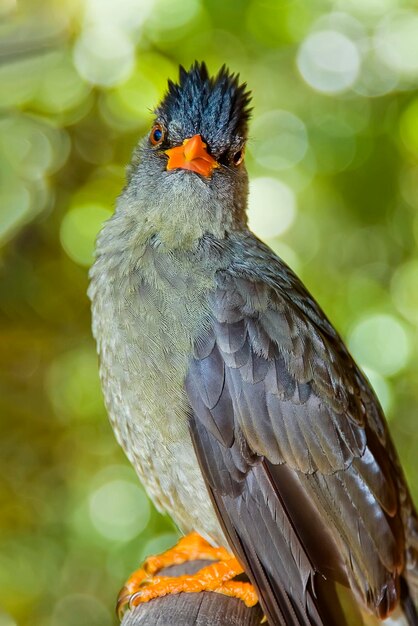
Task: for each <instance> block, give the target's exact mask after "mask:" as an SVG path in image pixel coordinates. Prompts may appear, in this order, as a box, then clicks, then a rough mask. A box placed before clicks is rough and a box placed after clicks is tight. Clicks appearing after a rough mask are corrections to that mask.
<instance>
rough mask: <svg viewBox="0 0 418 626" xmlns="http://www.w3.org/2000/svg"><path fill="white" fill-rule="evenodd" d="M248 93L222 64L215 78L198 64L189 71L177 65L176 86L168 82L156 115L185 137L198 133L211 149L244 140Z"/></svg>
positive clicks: (244, 85)
mask: <svg viewBox="0 0 418 626" xmlns="http://www.w3.org/2000/svg"><path fill="white" fill-rule="evenodd" d="M250 100H251V94H250V92H249V91H247V85H246V83H243V84H240V83H239V76H238V75H237V74H232V73H230V72H229V71H228V69H227V68H226V67H225V65H224V66H223V67H222V68H221V69H220V70H219V72H218V74H217V75H216V76H214V77H211V76H209V73H208V70H207V67H206V65H205V63H198V62H197V61H196V62H195V63H194V64H193V65H192V67H191V68H190V70H189V71H186V70H185V69H184V67H182V66H180V73H179V81H178V83H173V82H172V81H169V82H168V92H167V94H166V96H165V98H164V100H163V101H162V103H161V104H160V106H159V107H158V108H157V110H156V113H157V115H158V117H159V118H160V119H162V120H163V121H164V122H165V124H166V125H167V126H168V127H170V123H171V122H174V123H175V126H176V128H178V129H179V131H180V133H182V134H184V137H190V136H192V135H195V134H197V133H199V134H201V135H202V137H203V139H204V140H205V141H206V142H207V143H208V144H209V145H210V147H211V149H212V150H217V149H219V150H221V149H223V148H224V147H225V146H226V145H228V144H231V143H236V142H237V141H239V140H242V139H245V138H246V135H247V128H248V120H249V117H250V112H251V110H250V108H249V103H250Z"/></svg>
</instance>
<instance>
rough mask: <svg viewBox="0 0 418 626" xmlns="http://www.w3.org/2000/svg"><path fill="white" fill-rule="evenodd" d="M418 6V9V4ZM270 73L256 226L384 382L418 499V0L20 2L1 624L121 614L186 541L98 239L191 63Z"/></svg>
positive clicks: (3, 390)
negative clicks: (171, 83)
mask: <svg viewBox="0 0 418 626" xmlns="http://www.w3.org/2000/svg"><path fill="white" fill-rule="evenodd" d="M414 7H415V8H414ZM195 58H197V59H199V60H203V59H205V60H206V61H207V63H208V65H209V67H210V69H211V70H212V71H216V70H217V69H218V68H219V67H220V65H222V63H227V65H228V66H229V67H230V68H231V69H233V70H234V71H239V72H240V74H241V76H242V78H243V79H245V80H246V81H247V82H248V85H249V87H250V88H251V89H252V90H253V94H254V98H253V104H254V116H253V122H252V126H251V137H250V141H249V146H248V150H247V165H248V169H249V172H250V176H251V180H252V183H251V201H250V205H251V206H250V217H251V223H252V225H253V227H254V229H255V230H256V232H257V233H258V234H260V236H262V237H263V238H264V239H266V241H267V242H268V243H269V244H270V245H271V246H272V247H273V248H274V249H276V250H277V251H278V252H279V254H281V255H282V256H283V258H284V259H285V260H286V261H287V262H288V263H289V264H290V265H291V266H292V267H293V268H294V269H295V270H296V271H297V272H298V273H299V274H300V275H301V277H302V278H303V280H304V281H305V282H306V284H307V285H308V287H309V288H310V290H311V291H312V292H313V294H314V295H315V296H316V298H317V299H318V300H319V302H320V303H321V305H322V306H323V308H324V309H325V310H326V311H327V312H328V314H329V316H330V317H331V319H332V321H333V322H334V323H335V324H336V326H337V328H338V329H339V330H340V331H341V333H342V334H343V336H344V337H345V338H346V340H347V341H348V344H349V346H350V348H351V350H352V352H353V353H354V355H355V357H356V358H357V360H358V361H359V363H360V365H361V366H362V367H363V368H364V369H365V371H366V372H367V374H368V376H369V378H370V380H371V381H372V383H373V385H374V386H375V389H376V391H377V393H378V395H379V397H380V398H381V401H382V403H383V405H384V407H385V409H386V412H387V416H388V419H389V421H390V427H391V431H392V433H393V436H394V438H395V440H396V444H397V446H398V449H399V451H400V455H401V457H402V460H403V464H404V467H405V470H406V473H407V476H408V479H409V483H410V485H411V488H412V490H413V492H414V493H415V499H416V500H418V489H417V485H418V464H417V456H418V433H417V424H418V422H417V407H418V358H417V357H418V343H417V330H418V251H417V243H418V92H417V86H418V10H417V9H416V4H415V3H414V2H407V1H402V0H344V1H343V0H335V1H331V0H329V1H325V0H324V1H319V0H310V1H309V2H306V0H282V1H280V0H277V1H275V0H243V1H238V0H236V1H230V2H227V1H224V0H118V2H115V1H114V0H79V1H76V0H74V1H73V0H42V1H40V0H39V1H37V0H27V1H26V2H24V1H22V2H21V1H20V0H3V2H2V3H1V5H0V62H1V66H0V107H1V113H0V246H1V248H0V272H1V283H0V320H1V321H0V346H1V351H0V369H1V381H0V419H1V428H2V431H1V440H0V475H1V482H0V607H1V608H0V626H16V625H19V626H20V625H22V626H26V625H29V624H30V625H31V626H34V625H35V626H95V625H97V626H108V625H111V624H113V623H115V618H114V616H113V606H114V599H115V594H116V592H117V590H118V588H119V586H120V585H121V584H122V582H123V580H124V578H125V577H126V576H127V574H128V573H129V572H130V570H132V569H133V568H134V567H135V566H137V564H138V562H139V561H140V559H141V558H142V557H143V556H144V555H146V554H148V553H150V552H152V551H156V550H160V549H161V548H163V547H165V546H166V545H169V544H171V543H173V542H174V540H175V538H176V536H177V533H176V530H175V528H174V527H173V526H172V524H171V522H170V521H169V520H168V519H167V518H163V517H162V516H160V515H158V514H157V513H156V512H155V510H154V509H153V508H152V506H151V505H150V504H149V502H148V500H147V499H146V496H145V494H144V492H143V490H142V488H141V487H140V486H139V484H138V481H137V479H136V476H135V475H134V472H133V470H132V469H131V467H130V466H129V464H128V462H127V461H126V459H125V458H124V456H123V454H122V452H121V450H120V449H119V448H118V446H117V444H116V442H115V440H114V438H113V434H112V432H111V429H110V426H109V424H108V421H107V418H106V414H105V410H104V408H103V403H102V398H101V393H100V388H99V383H98V375H97V362H96V355H95V347H94V344H93V341H92V338H91V334H90V312H89V302H88V300H87V297H86V289H87V271H88V266H89V265H90V263H91V260H92V248H93V241H94V237H95V234H96V233H97V230H98V229H99V227H100V224H101V223H102V222H103V220H104V219H106V218H107V217H108V216H109V215H110V213H111V211H112V207H113V204H114V200H115V197H116V196H117V194H118V193H119V191H120V189H121V187H122V185H123V181H124V171H125V166H126V164H127V162H128V161H129V158H130V155H131V152H132V150H133V148H134V146H135V143H136V141H137V140H138V138H139V137H140V136H142V135H143V134H145V133H146V132H147V129H148V128H149V125H150V123H151V121H152V113H151V111H152V108H153V107H154V106H155V105H156V104H157V102H158V99H159V97H160V96H161V95H162V93H163V91H164V88H165V84H166V79H167V77H171V78H175V77H176V74H177V66H178V63H179V62H180V63H183V64H185V65H186V66H188V65H189V64H191V63H192V62H193V61H194V59H195Z"/></svg>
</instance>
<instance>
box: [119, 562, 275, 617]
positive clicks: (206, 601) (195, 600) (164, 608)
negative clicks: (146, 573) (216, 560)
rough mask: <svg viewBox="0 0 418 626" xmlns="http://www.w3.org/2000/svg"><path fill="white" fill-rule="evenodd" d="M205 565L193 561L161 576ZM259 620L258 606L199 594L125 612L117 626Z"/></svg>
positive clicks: (190, 571)
mask: <svg viewBox="0 0 418 626" xmlns="http://www.w3.org/2000/svg"><path fill="white" fill-rule="evenodd" d="M208 564H209V561H194V562H193V563H185V564H184V565H179V566H176V567H169V568H167V569H165V570H162V572H161V573H162V574H165V575H166V576H176V575H179V574H193V573H194V572H196V571H197V570H199V569H200V568H201V567H205V565H208ZM262 619H263V612H262V610H261V608H260V605H259V604H257V606H254V607H253V608H251V609H249V608H248V607H246V606H245V604H244V603H243V602H242V600H237V598H229V597H227V596H223V595H221V594H220V593H210V592H206V591H203V592H201V593H179V594H176V595H171V596H164V597H163V598H157V599H155V600H151V601H150V602H147V603H145V604H141V605H139V606H137V607H135V608H134V609H133V610H132V611H127V613H126V614H125V616H124V618H123V620H122V623H121V626H259V624H260V622H261V620H262ZM266 626H267V625H266Z"/></svg>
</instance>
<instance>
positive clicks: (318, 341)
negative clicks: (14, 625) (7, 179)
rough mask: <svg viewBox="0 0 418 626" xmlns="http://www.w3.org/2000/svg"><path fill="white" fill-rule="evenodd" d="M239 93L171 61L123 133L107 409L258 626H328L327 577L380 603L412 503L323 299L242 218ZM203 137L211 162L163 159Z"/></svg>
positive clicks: (399, 561)
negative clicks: (165, 78) (241, 584)
mask: <svg viewBox="0 0 418 626" xmlns="http://www.w3.org/2000/svg"><path fill="white" fill-rule="evenodd" d="M248 103H249V95H248V93H247V92H246V90H245V87H243V86H240V85H239V83H238V80H237V78H236V77H234V76H230V75H229V74H228V73H227V71H226V70H225V69H223V70H221V72H220V74H219V75H218V76H217V77H216V78H215V79H211V78H209V76H208V74H207V70H206V68H205V67H204V66H199V65H195V66H194V67H193V68H192V69H191V70H190V72H189V73H187V72H185V71H184V70H182V71H181V75H180V83H179V85H174V84H170V86H169V91H168V94H167V96H166V98H165V99H164V100H163V102H162V104H161V105H160V106H159V107H158V109H157V111H156V121H157V122H158V123H159V124H161V126H162V127H163V128H164V131H165V135H164V137H163V140H162V141H163V143H162V144H161V146H157V147H154V146H153V145H152V144H151V143H150V141H149V140H148V138H145V140H144V141H143V142H142V143H141V145H140V147H139V149H138V151H137V152H136V154H135V155H134V158H133V162H132V164H131V166H130V169H129V172H128V181H127V185H126V188H125V190H124V192H123V193H122V195H121V197H120V199H119V201H118V205H117V208H116V212H115V215H114V217H113V218H112V219H111V220H110V221H109V222H108V223H107V224H106V225H105V227H104V229H103V231H102V233H101V234H100V236H99V238H98V243H97V259H96V262H95V264H94V266H93V268H92V270H91V285H90V291H89V293H90V297H91V299H92V310H93V332H94V335H95V337H96V339H97V343H98V349H99V353H100V360H101V378H102V384H103V389H104V394H105V399H106V404H107V407H108V411H109V414H110V418H111V421H112V425H113V427H114V429H115V432H116V435H117V437H118V440H119V442H120V443H121V445H122V446H123V447H124V449H125V451H126V453H127V455H128V457H129V459H130V460H131V462H132V463H133V465H134V467H135V468H136V470H137V472H138V474H139V476H140V478H141V480H142V481H143V483H144V485H145V487H146V489H147V490H148V493H149V494H150V496H151V497H152V499H153V500H154V502H155V503H156V505H157V506H158V507H159V508H160V509H161V510H166V511H168V512H169V514H170V515H171V516H172V517H173V519H174V520H175V521H176V523H177V524H178V525H179V527H180V528H181V529H182V530H183V531H184V532H188V531H191V530H196V531H198V532H199V533H201V534H202V535H203V536H205V537H207V538H208V539H210V540H211V541H212V542H214V543H221V544H224V545H229V546H230V548H231V549H232V550H233V551H234V552H235V553H236V555H237V556H238V558H240V559H241V561H242V562H243V564H244V566H245V569H246V572H247V574H248V576H249V577H250V579H251V580H252V582H253V583H254V584H255V586H256V588H257V590H258V592H259V596H260V600H261V602H262V605H263V608H264V610H265V611H266V614H267V615H268V617H269V620H270V623H271V624H272V625H274V624H286V625H287V626H292V625H294V626H296V625H299V626H300V625H303V626H305V625H306V626H307V625H309V624H315V625H320V624H324V625H325V624H326V625H327V626H329V625H331V624H339V625H341V624H343V621H342V620H343V619H344V618H343V617H342V614H341V613H340V612H339V609H338V602H337V601H336V595H335V588H334V584H335V583H336V582H338V583H340V584H342V585H346V586H350V587H351V589H352V591H353V593H354V594H355V596H356V598H357V600H358V602H359V603H360V605H362V606H363V607H367V608H368V610H369V611H371V612H372V613H374V614H375V615H377V616H380V617H384V616H386V615H387V614H388V613H389V612H390V611H391V610H392V609H393V608H394V607H395V606H397V605H398V604H399V603H400V602H401V601H402V602H403V604H404V606H405V607H408V611H409V621H410V624H411V625H412V624H414V623H415V624H416V623H417V620H416V614H415V615H414V609H413V604H412V602H411V600H410V594H411V592H412V590H413V587H414V584H415V581H416V579H417V578H418V565H417V563H418V523H417V518H416V513H415V510H414V507H413V504H412V501H411V499H410V496H409V492H408V489H407V486H406V483H405V480H404V477H403V474H402V470H401V468H400V464H399V461H398V458H397V456H396V452H395V450H394V448H393V444H392V442H391V439H390V435H389V433H388V430H387V427H386V425H385V421H384V417H383V414H382V411H381V408H380V405H379V403H378V401H377V399H376V397H375V395H374V393H373V392H372V390H371V388H370V386H369V384H368V382H367V380H366V379H365V378H364V376H363V375H362V373H361V372H360V371H359V369H358V368H357V367H356V365H355V363H354V362H353V360H352V358H351V357H350V355H349V354H348V352H347V349H346V348H345V346H344V344H343V342H342V340H341V338H340V337H339V336H338V334H337V333H336V331H335V330H334V328H333V327H332V325H331V324H330V322H329V321H328V319H327V318H326V316H325V315H324V313H323V312H322V311H321V309H320V308H319V307H318V305H317V304H316V303H315V301H314V300H313V298H312V297H311V296H310V294H309V293H308V292H307V291H306V289H305V288H304V287H303V285H302V284H301V282H300V281H299V280H298V278H297V277H296V276H295V275H294V274H293V273H292V271H291V270H290V269H289V268H288V267H287V266H286V265H285V264H284V263H283V262H282V261H281V260H280V259H279V258H278V257H277V256H276V255H275V254H274V253H273V252H272V251H271V250H270V249H269V248H268V247H266V246H265V245H264V244H262V243H261V242H260V241H259V240H258V239H257V238H256V237H255V236H254V235H253V234H252V233H251V232H249V231H248V229H247V223H246V216H245V207H246V196H247V187H248V184H247V175H246V171H245V167H244V166H243V165H238V166H235V165H234V155H235V154H237V151H242V150H243V148H244V142H245V138H246V132H247V121H248V113H249V111H248ZM194 133H197V134H200V135H202V137H203V139H204V141H205V142H206V143H207V144H208V149H209V150H210V153H211V154H212V156H213V157H214V158H216V159H217V161H218V162H219V164H220V167H219V168H217V169H216V170H215V171H214V172H213V175H212V176H211V177H209V176H208V177H205V176H200V175H199V174H196V173H194V172H190V171H184V170H181V169H180V170H179V169H176V170H173V171H167V168H166V165H167V156H166V155H165V150H166V149H168V148H171V147H173V146H177V145H180V144H181V143H182V142H183V140H184V139H186V138H188V137H190V135H191V134H194Z"/></svg>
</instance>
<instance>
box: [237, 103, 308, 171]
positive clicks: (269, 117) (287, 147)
mask: <svg viewBox="0 0 418 626" xmlns="http://www.w3.org/2000/svg"><path fill="white" fill-rule="evenodd" d="M252 134H253V136H254V137H256V138H257V140H256V141H254V142H252V143H250V146H249V149H250V152H251V154H252V155H253V156H254V158H255V160H256V161H257V163H259V164H260V165H261V166H263V167H267V168H269V169H272V170H276V171H280V170H285V169H288V168H290V167H293V166H294V165H296V164H297V163H299V161H301V160H302V159H303V157H304V156H305V154H306V151H307V149H308V136H307V132H306V128H305V124H304V123H303V122H302V120H301V119H299V118H298V117H297V116H296V115H294V114H293V113H289V112H288V111H281V110H276V111H268V112H267V113H264V114H263V115H260V116H259V117H257V118H256V119H255V120H254V123H253V127H252Z"/></svg>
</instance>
